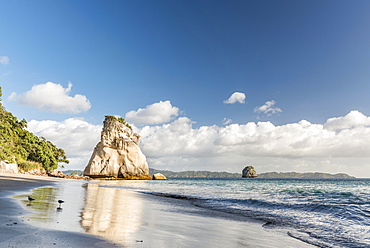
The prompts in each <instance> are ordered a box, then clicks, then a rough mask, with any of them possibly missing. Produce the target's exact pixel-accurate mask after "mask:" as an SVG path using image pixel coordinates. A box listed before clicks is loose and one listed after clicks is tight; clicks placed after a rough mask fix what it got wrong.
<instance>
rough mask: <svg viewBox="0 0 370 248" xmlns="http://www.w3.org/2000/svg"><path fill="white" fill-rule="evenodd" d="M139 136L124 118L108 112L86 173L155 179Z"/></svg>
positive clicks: (87, 174)
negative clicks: (141, 148)
mask: <svg viewBox="0 0 370 248" xmlns="http://www.w3.org/2000/svg"><path fill="white" fill-rule="evenodd" d="M139 138H140V135H138V134H137V133H135V132H133V131H132V130H131V128H130V127H129V126H128V125H127V123H126V122H124V120H123V119H121V121H120V120H119V119H117V118H115V117H114V116H106V117H105V120H104V127H103V130H102V132H101V140H100V142H99V143H98V144H97V145H96V147H95V149H94V151H93V154H92V156H91V158H90V161H89V163H88V164H87V166H86V168H85V170H84V172H83V174H84V175H85V176H89V177H91V178H102V177H115V178H124V179H151V177H150V174H149V167H148V163H147V162H146V157H145V155H144V154H143V153H142V151H141V150H140V147H139Z"/></svg>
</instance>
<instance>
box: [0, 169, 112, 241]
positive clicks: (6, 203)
mask: <svg viewBox="0 0 370 248" xmlns="http://www.w3.org/2000/svg"><path fill="white" fill-rule="evenodd" d="M60 180H66V179H58V178H53V177H42V176H31V175H23V174H0V189H1V190H0V209H1V212H0V223H1V224H0V247H15V248H17V247H25V248H28V247H29V248H41V247H58V248H59V247H60V248H62V247H95V248H102V247H117V246H115V245H114V244H111V243H109V242H108V241H106V240H103V239H101V238H98V237H95V236H93V235H87V234H83V233H75V232H66V231H58V230H50V229H45V228H40V227H35V226H33V225H30V224H28V223H27V220H25V219H22V218H21V216H22V215H25V214H27V213H28V211H27V210H26V209H24V208H22V207H21V205H20V204H19V203H18V200H17V199H13V198H12V196H13V195H15V194H17V193H20V192H27V191H30V190H32V189H35V188H39V187H46V186H56V184H55V183H56V182H58V181H60Z"/></svg>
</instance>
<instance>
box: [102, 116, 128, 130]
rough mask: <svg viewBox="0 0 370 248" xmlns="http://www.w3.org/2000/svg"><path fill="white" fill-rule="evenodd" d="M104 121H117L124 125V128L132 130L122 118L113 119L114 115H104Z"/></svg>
mask: <svg viewBox="0 0 370 248" xmlns="http://www.w3.org/2000/svg"><path fill="white" fill-rule="evenodd" d="M105 118H106V119H111V120H115V121H118V122H121V123H122V124H123V125H125V126H126V127H128V128H130V129H131V130H132V127H131V125H130V124H128V123H127V122H126V121H125V119H124V118H122V117H118V118H117V117H115V116H114V115H106V116H105Z"/></svg>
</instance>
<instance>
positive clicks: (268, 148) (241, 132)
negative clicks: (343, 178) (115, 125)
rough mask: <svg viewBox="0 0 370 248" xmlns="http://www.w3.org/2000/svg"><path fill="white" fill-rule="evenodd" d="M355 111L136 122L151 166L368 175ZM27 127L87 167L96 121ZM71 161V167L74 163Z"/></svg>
mask: <svg viewBox="0 0 370 248" xmlns="http://www.w3.org/2000/svg"><path fill="white" fill-rule="evenodd" d="M369 118H370V117H367V116H365V115H363V114H362V113H360V112H358V111H352V112H350V113H348V114H347V115H345V116H342V117H336V118H330V119H328V120H327V121H326V123H325V124H314V123H311V122H309V121H306V120H302V121H299V122H298V123H291V124H286V125H280V126H276V125H274V124H273V123H271V122H256V123H255V122H249V123H246V124H230V125H227V126H223V127H220V126H216V125H213V126H201V127H197V128H195V127H194V126H193V125H194V122H193V121H192V120H190V119H189V118H187V117H180V118H177V119H175V120H174V121H172V122H170V123H167V124H162V125H155V126H143V127H141V128H139V127H135V126H134V130H135V132H138V133H139V134H140V135H141V140H140V144H141V148H142V151H143V152H144V154H145V155H146V156H147V158H148V162H149V166H150V167H152V168H156V169H169V170H174V171H181V170H211V171H230V172H241V170H242V169H243V168H244V166H245V165H248V164H249V165H254V166H255V168H256V169H257V172H267V171H297V172H313V171H321V172H329V173H337V172H345V173H348V174H351V175H354V176H359V177H370V168H369V167H368V164H369V163H370V149H368V141H369V140H370V122H369ZM28 128H29V130H30V131H32V132H34V133H36V134H37V135H40V136H44V137H46V138H47V139H49V140H51V141H52V142H54V143H55V144H57V146H58V147H61V148H64V149H65V150H66V152H67V156H68V157H72V158H73V160H71V162H72V161H73V163H80V164H79V165H78V166H80V169H83V168H84V166H86V164H87V162H88V159H89V157H90V155H91V153H92V150H93V148H94V146H95V144H96V143H97V142H98V141H99V136H100V132H101V126H100V125H92V124H89V123H87V122H86V121H84V120H82V119H77V118H72V119H68V120H65V121H63V122H55V121H31V122H30V123H29V127H28ZM73 163H71V165H70V166H77V165H73Z"/></svg>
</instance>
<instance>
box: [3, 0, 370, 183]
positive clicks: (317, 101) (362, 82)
mask: <svg viewBox="0 0 370 248" xmlns="http://www.w3.org/2000/svg"><path fill="white" fill-rule="evenodd" d="M0 9H1V10H2V11H1V12H2V14H1V17H0V37H1V39H0V84H1V86H2V88H3V103H4V105H5V107H6V108H7V110H9V111H11V112H13V113H14V114H15V115H16V116H18V117H19V118H20V119H22V118H25V119H26V120H27V121H28V122H30V125H29V129H30V130H31V131H33V132H35V133H36V134H38V135H43V136H45V137H46V138H48V139H50V140H52V141H53V142H54V143H56V144H57V145H58V146H60V147H62V148H65V147H64V146H66V147H67V148H66V150H67V155H69V157H70V158H71V164H70V165H69V167H70V168H83V167H84V166H85V164H86V163H87V161H86V160H88V157H89V153H91V151H92V149H93V147H94V146H95V144H96V142H97V140H98V137H99V134H100V128H101V126H100V125H101V123H102V121H103V119H104V116H105V115H107V114H109V115H120V116H123V117H125V116H126V119H127V120H128V121H130V120H131V123H132V124H134V126H135V128H136V131H137V132H138V133H140V134H141V135H142V140H141V144H142V148H143V151H144V153H145V154H146V155H147V157H148V161H149V166H151V167H154V168H157V169H171V170H187V169H191V170H197V169H199V170H203V169H207V170H214V171H221V170H225V171H230V172H239V171H241V170H242V169H243V168H244V166H245V165H254V166H255V167H256V169H257V172H258V171H260V172H265V171H274V170H275V171H293V170H294V171H323V172H330V173H335V172H347V173H350V174H351V173H352V174H356V175H357V176H360V175H363V172H364V171H366V173H367V174H366V175H367V176H369V177H370V168H368V164H369V162H370V152H369V151H367V150H366V147H365V144H366V141H367V139H368V138H369V137H370V136H369V134H368V132H369V133H370V131H369V130H368V129H367V128H368V126H369V125H370V124H369V122H370V121H369V119H368V116H369V115H370V104H369V101H368V99H369V97H368V96H369V93H370V84H369V79H370V70H369V67H370V32H369V30H370V15H369V14H368V13H369V11H370V2H369V1H311V0H310V1H304V0H303V1H89V2H88V3H87V2H86V1H2V0H1V1H0ZM48 82H49V83H48ZM47 86H48V87H47ZM33 87H34V88H33ZM235 92H239V93H242V94H244V95H245V99H242V100H241V99H240V98H238V99H239V101H236V100H235V99H236V98H235V99H234V98H233V99H234V101H233V100H232V99H231V100H230V101H229V102H230V103H228V104H227V103H225V102H226V101H227V100H228V99H229V97H231V96H232V94H233V93H235ZM27 94H28V95H27ZM139 109H141V111H139ZM130 111H131V115H129V116H131V117H130V118H127V115H126V114H127V113H129V112H130ZM132 111H133V112H132ZM351 111H352V112H351ZM353 111H355V112H353ZM139 112H140V114H139ZM351 113H352V114H351ZM140 115H141V119H140V118H139V117H138V116H140ZM331 118H337V119H331ZM154 120H156V121H154ZM302 120H305V121H307V122H309V123H310V125H306V124H307V123H306V124H304V123H302V122H301V121H302ZM329 120H331V121H329ZM66 123H69V125H70V128H66V127H65V125H67V124H66ZM77 123H79V124H77ZM258 123H260V124H258ZM269 123H270V124H272V125H273V126H274V127H271V126H269ZM299 123H300V124H299ZM333 123H334V124H335V125H336V127H335V128H334V127H333V125H334V124H333ZM343 123H346V125H344V124H343ZM31 124H32V125H31ZM248 124H249V127H248V128H251V125H252V124H255V125H256V126H257V128H252V129H253V130H254V131H253V132H252V131H251V130H250V129H248V128H247V125H248ZM265 124H266V125H265ZM79 125H81V126H79ZM71 126H73V127H75V128H71ZM263 126H264V127H263ZM175 127H182V132H180V133H178V132H177V131H178V130H179V129H176V128H175ZM259 127H261V128H260V129H259ZM262 127H263V128H262ZM171 128H172V129H171ZM266 128H267V129H266ZM338 128H339V129H338ZM86 130H89V132H90V134H91V132H93V134H91V135H88V134H87V133H85V131H86ZM185 130H187V132H186V133H185ZM205 130H206V131H205ZM256 130H257V131H256ZM266 130H267V131H266ZM302 130H303V131H302ZM313 130H316V131H313ZM68 132H70V133H68ZM61 135H63V136H67V137H70V140H69V141H68V140H66V139H65V138H63V139H61V138H60V136H61ZM163 135H164V136H163ZM346 135H347V136H346ZM87 136H89V137H88V140H85V139H87ZM226 136H227V138H226ZM73 137H76V139H77V138H78V142H77V141H75V140H73V139H72V138H73ZM163 137H173V139H168V140H166V139H163ZM279 137H280V138H279ZM281 137H283V138H281ZM158 139H163V142H162V143H161V150H156V149H154V148H153V146H155V145H154V144H157V143H156V142H157V141H158ZM225 139H227V141H226V140H225ZM266 139H268V140H266ZM356 139H358V140H356ZM282 140H283V141H282ZM349 140H352V141H353V142H352V143H350V142H349ZM68 142H69V143H68ZM71 142H73V144H74V146H73V145H71ZM166 142H169V143H166ZM173 142H178V144H176V145H173V147H178V150H176V149H175V148H173V149H170V150H168V151H166V152H164V150H166V149H165V147H167V145H170V144H173ZM78 144H79V145H78ZM190 144H193V145H192V146H191V145H190ZM261 144H262V145H261ZM298 144H299V145H298ZM303 144H304V145H303ZM355 144H356V145H355ZM72 146H73V147H74V149H73V151H68V147H72ZM321 146H323V147H321ZM184 147H188V148H189V150H186V149H184ZM273 147H275V148H273ZM279 147H280V148H281V149H279ZM320 147H321V149H319V148H320ZM195 150H196V151H195ZM76 151H78V152H76ZM324 151H325V152H324ZM343 151H345V152H343Z"/></svg>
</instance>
